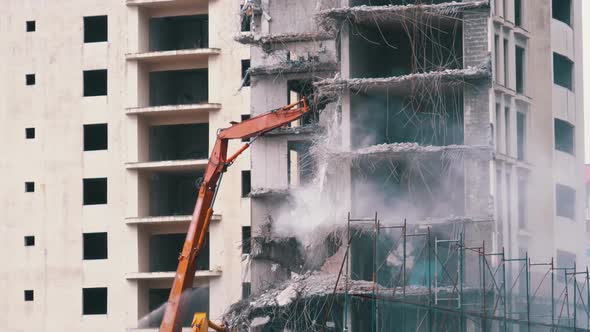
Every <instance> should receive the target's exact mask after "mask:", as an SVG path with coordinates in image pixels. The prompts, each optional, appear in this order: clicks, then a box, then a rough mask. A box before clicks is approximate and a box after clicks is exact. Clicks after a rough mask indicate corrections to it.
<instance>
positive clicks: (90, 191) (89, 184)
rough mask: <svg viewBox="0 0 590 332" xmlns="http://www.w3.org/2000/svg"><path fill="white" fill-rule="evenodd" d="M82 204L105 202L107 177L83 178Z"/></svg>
mask: <svg viewBox="0 0 590 332" xmlns="http://www.w3.org/2000/svg"><path fill="white" fill-rule="evenodd" d="M82 186H83V187H84V195H83V196H84V197H83V200H84V205H99V204H107V178H93V179H84V180H83V182H82Z"/></svg>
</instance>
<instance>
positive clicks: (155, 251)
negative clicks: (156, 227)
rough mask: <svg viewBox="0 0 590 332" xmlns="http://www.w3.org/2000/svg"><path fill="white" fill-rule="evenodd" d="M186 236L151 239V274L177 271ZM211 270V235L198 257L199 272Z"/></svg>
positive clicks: (165, 235) (159, 236)
mask: <svg viewBox="0 0 590 332" xmlns="http://www.w3.org/2000/svg"><path fill="white" fill-rule="evenodd" d="M185 239H186V234H184V233H182V234H156V235H152V236H151V237H150V255H149V257H150V260H149V261H150V267H149V268H150V270H149V272H170V271H176V267H177V265H178V255H179V254H180V253H181V252H182V247H183V246H184V240H185ZM208 270H209V233H207V234H206V235H205V242H204V244H203V247H202V249H201V251H200V252H199V256H198V257H197V271H208Z"/></svg>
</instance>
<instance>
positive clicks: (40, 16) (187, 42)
mask: <svg viewBox="0 0 590 332" xmlns="http://www.w3.org/2000/svg"><path fill="white" fill-rule="evenodd" d="M239 10H240V6H239V4H238V3H235V2H227V1H223V2H222V1H212V2H208V1H184V0H169V1H168V0H167V1H158V0H128V1H125V0H110V1H98V0H96V1H94V0H84V1H50V2H44V1H41V2H40V1H20V0H19V1H5V2H4V3H3V12H4V13H5V15H4V16H5V17H6V19H5V20H2V23H0V36H1V37H0V39H2V40H3V41H4V43H5V45H4V47H3V48H2V51H0V57H1V58H2V62H1V64H0V72H1V73H2V79H1V80H0V87H2V89H3V91H4V92H3V93H2V94H0V105H2V107H1V111H0V118H1V119H2V120H1V121H0V127H1V128H0V129H1V131H2V133H3V134H2V143H0V151H2V153H3V156H4V157H3V158H2V160H3V161H2V162H1V163H0V164H1V166H0V169H1V170H2V174H3V175H2V177H1V181H0V182H1V183H2V184H3V190H2V191H0V201H1V202H2V203H1V204H2V209H1V211H2V213H1V215H2V217H1V219H2V221H1V222H0V230H1V231H0V234H1V235H0V236H1V242H2V243H3V244H4V248H5V250H4V251H3V253H2V254H1V256H0V257H1V258H2V259H3V261H4V264H3V266H4V267H3V268H1V269H0V293H1V294H3V296H2V297H3V300H2V301H0V309H1V310H2V314H0V326H2V328H1V329H2V330H3V331H32V330H36V331H81V330H85V331H129V330H141V331H143V330H145V331H155V330H157V328H156V326H157V320H158V318H157V317H148V318H146V319H143V320H142V321H141V323H140V322H139V321H140V319H141V318H143V317H144V316H146V315H147V314H148V313H149V312H150V310H151V309H152V308H154V307H158V303H161V301H163V300H165V296H166V295H165V294H166V289H167V288H170V287H171V285H172V280H173V277H174V271H175V265H176V258H177V255H178V252H179V250H177V249H176V247H177V246H179V245H180V246H181V245H182V240H183V235H182V234H183V233H184V232H186V229H187V227H188V223H189V221H190V213H191V212H192V204H194V201H192V202H191V199H194V194H195V193H196V186H195V182H196V180H197V178H198V176H199V174H201V173H202V171H203V170H204V168H205V166H206V163H207V155H208V152H209V151H210V149H211V148H212V147H213V143H214V141H215V138H216V130H217V128H222V127H227V126H229V122H230V121H240V119H241V118H242V115H247V114H249V113H250V112H249V106H248V105H249V101H250V91H249V88H248V87H244V88H242V89H240V86H241V82H242V65H241V60H244V59H248V58H249V49H248V48H247V47H244V46H242V45H240V44H238V43H236V42H235V41H234V40H233V37H234V36H235V35H236V34H238V33H239V30H240V24H239ZM104 15H106V16H107V22H108V24H107V27H108V28H107V29H108V30H107V31H108V33H107V39H106V41H102V40H101V39H100V38H99V40H101V41H98V42H92V43H90V42H85V39H84V34H85V30H86V29H89V27H86V28H85V26H84V17H91V16H104ZM27 21H34V25H35V27H34V29H32V24H30V23H26V22H27ZM156 21H157V23H154V22H156ZM158 24H160V26H158ZM162 26H164V27H166V28H169V31H168V32H165V31H164V30H161V31H160V30H159V29H163V28H162ZM174 29H176V30H174ZM28 30H34V31H28ZM98 30H99V31H100V28H99V29H98ZM170 31H172V32H170ZM160 33H161V34H163V35H164V37H162V36H159V35H158V34H160ZM165 33H168V35H165ZM99 34H100V33H99ZM179 35H180V36H181V37H178V38H177V40H176V44H174V43H168V44H167V45H164V44H162V43H163V42H162V41H161V40H164V41H170V40H171V39H173V38H172V37H174V36H179ZM171 36H172V37H171ZM160 37H161V38H160ZM158 38H160V40H158ZM89 40H91V39H89ZM102 69H106V70H107V82H106V86H107V91H106V94H103V93H100V92H99V93H98V94H103V95H99V96H84V89H83V87H84V75H83V72H84V71H88V70H102ZM166 72H167V73H166ZM158 73H166V74H162V75H160V76H158ZM176 73H177V74H176ZM28 74H35V80H34V84H30V85H27V84H29V83H33V82H32V81H30V78H29V81H27V80H26V75H28ZM165 75H169V76H168V77H169V78H168V80H167V81H166V77H164V76H165ZM170 75H171V76H170ZM161 77H164V78H161ZM158 79H162V80H163V81H161V82H163V83H161V84H160V85H157V84H156V83H154V82H155V81H156V80H158ZM87 83H88V84H92V83H93V82H90V81H89V82H87ZM101 84H102V83H100V84H98V85H99V86H102V85H101ZM172 84H174V89H172V90H171V89H169V86H170V85H172ZM166 88H168V90H166ZM158 94H159V97H157V96H156V95H158ZM156 97H157V98H156ZM158 98H160V99H158ZM90 124H106V125H107V132H108V137H107V138H108V139H107V142H108V143H107V145H108V146H107V147H106V148H104V147H102V148H99V149H96V150H93V151H85V149H84V125H90ZM191 125H192V126H191ZM196 125H198V126H196ZM25 128H34V130H35V131H34V138H27V137H26V135H25ZM203 130H205V132H203ZM26 133H27V136H28V135H29V134H30V133H31V131H30V130H28V131H27V132H26ZM240 143H241V142H232V143H231V144H230V151H232V150H234V149H237V147H239V146H240ZM249 169H250V163H249V152H246V153H244V155H243V156H242V157H241V158H240V159H239V160H238V161H236V163H235V164H234V165H233V166H232V168H231V169H230V170H229V171H228V173H227V174H226V175H225V176H224V183H223V185H222V186H221V189H220V192H219V195H218V198H217V202H216V205H215V215H214V217H213V221H212V224H211V229H210V232H209V241H208V253H207V254H208V257H205V258H203V261H204V262H205V261H206V262H208V266H207V264H205V263H204V264H205V265H204V267H203V268H202V269H201V270H200V271H197V277H196V278H195V287H199V288H200V289H199V290H197V291H195V293H194V294H195V295H194V297H198V299H196V300H195V301H196V303H197V306H198V307H199V308H198V309H199V310H207V311H208V312H209V314H210V316H211V318H212V319H213V320H215V319H217V318H218V317H220V315H221V314H222V313H223V312H224V310H225V308H226V307H227V306H228V305H229V304H231V303H233V302H235V301H237V300H239V299H240V298H241V294H242V280H243V279H242V266H241V264H242V261H241V252H242V249H241V237H242V232H241V229H242V226H249V224H250V218H249V211H250V201H249V198H247V197H246V198H244V197H242V194H241V191H240V190H239V189H240V187H241V173H242V171H247V170H249ZM92 178H106V202H104V200H103V197H99V199H98V201H95V203H96V202H98V203H97V204H93V205H90V204H86V205H85V204H84V200H85V194H84V188H83V179H92ZM166 181H168V182H166ZM25 182H34V189H33V188H31V187H30V186H26V185H25ZM25 187H27V188H26V189H27V191H31V192H25ZM29 189H32V190H29ZM87 189H88V188H87ZM98 192H99V193H101V195H102V194H104V192H103V191H101V189H98ZM86 194H88V195H91V194H92V190H90V191H89V192H87V193H86ZM101 195H99V196H101ZM179 201H181V202H180V203H179ZM86 203H88V202H86ZM86 233H106V235H107V237H106V238H107V240H106V250H107V253H106V257H105V255H104V252H102V253H99V254H98V256H96V257H99V259H92V260H90V259H84V257H85V256H87V255H90V251H91V249H92V248H91V247H88V248H86V249H84V243H83V234H86ZM169 234H175V235H174V236H168V237H166V235H169ZM33 236H34V244H33V245H31V242H30V239H31V238H30V237H33ZM25 237H29V238H27V239H28V240H23V239H24V238H25ZM26 241H29V242H26ZM87 244H88V243H87ZM102 249H105V248H102ZM87 257H91V256H87ZM84 288H106V289H107V297H106V312H105V308H103V304H101V303H100V302H101V301H103V300H104V299H103V298H102V297H101V298H100V299H98V298H96V297H94V298H88V299H87V300H91V302H93V301H94V302H95V304H96V301H98V302H99V304H98V309H97V310H98V314H96V312H94V313H95V314H84V310H85V309H84V305H83V302H84V298H83V289H84ZM27 290H29V291H33V298H32V300H31V299H30V298H27V301H25V297H27V296H28V295H30V292H29V293H27V294H25V291H27ZM87 309H88V308H87ZM91 312H92V310H89V311H88V312H87V313H91ZM156 316H157V314H156Z"/></svg>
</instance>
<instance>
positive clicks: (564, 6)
mask: <svg viewBox="0 0 590 332" xmlns="http://www.w3.org/2000/svg"><path fill="white" fill-rule="evenodd" d="M551 2H552V4H551V8H552V12H553V18H554V19H556V20H558V21H561V22H563V23H565V24H567V25H570V24H571V20H572V2H571V0H553V1H551Z"/></svg>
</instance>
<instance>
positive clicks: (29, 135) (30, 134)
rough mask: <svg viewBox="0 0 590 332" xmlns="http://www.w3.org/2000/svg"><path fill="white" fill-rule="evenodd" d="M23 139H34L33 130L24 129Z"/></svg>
mask: <svg viewBox="0 0 590 332" xmlns="http://www.w3.org/2000/svg"><path fill="white" fill-rule="evenodd" d="M25 137H26V138H27V139H33V138H35V128H25Z"/></svg>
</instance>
